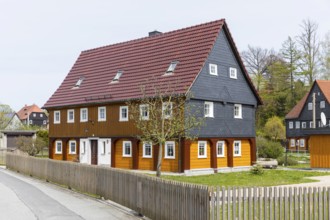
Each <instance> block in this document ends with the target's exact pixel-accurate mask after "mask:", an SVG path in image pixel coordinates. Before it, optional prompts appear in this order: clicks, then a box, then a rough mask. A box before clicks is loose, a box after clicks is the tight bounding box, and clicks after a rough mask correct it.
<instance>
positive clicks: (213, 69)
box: [209, 63, 218, 76]
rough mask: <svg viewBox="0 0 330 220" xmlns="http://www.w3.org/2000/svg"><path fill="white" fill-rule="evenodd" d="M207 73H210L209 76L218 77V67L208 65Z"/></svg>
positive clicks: (211, 64)
mask: <svg viewBox="0 0 330 220" xmlns="http://www.w3.org/2000/svg"><path fill="white" fill-rule="evenodd" d="M209 73H210V75H214V76H217V75H218V66H217V64H213V63H210V64H209Z"/></svg>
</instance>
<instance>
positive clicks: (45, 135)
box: [37, 129, 49, 147]
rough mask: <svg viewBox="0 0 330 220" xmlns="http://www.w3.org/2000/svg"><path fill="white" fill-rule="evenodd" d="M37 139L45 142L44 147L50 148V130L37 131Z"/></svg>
mask: <svg viewBox="0 0 330 220" xmlns="http://www.w3.org/2000/svg"><path fill="white" fill-rule="evenodd" d="M37 137H39V138H41V139H42V140H43V141H44V143H45V146H44V147H47V146H48V142H49V138H48V130H46V129H39V130H37Z"/></svg>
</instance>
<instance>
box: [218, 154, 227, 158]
mask: <svg viewBox="0 0 330 220" xmlns="http://www.w3.org/2000/svg"><path fill="white" fill-rule="evenodd" d="M217 158H225V155H217Z"/></svg>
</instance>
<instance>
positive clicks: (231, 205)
mask: <svg viewBox="0 0 330 220" xmlns="http://www.w3.org/2000/svg"><path fill="white" fill-rule="evenodd" d="M329 192H330V188H329V187H318V188H316V187H313V188H311V187H294V188H292V187H264V188H262V187H254V188H224V187H223V188H220V187H216V188H211V189H210V197H211V213H210V219H212V220H213V219H223V220H225V219H228V220H229V219H243V220H246V219H248V220H252V219H260V220H261V219H270V220H282V219H285V220H286V219H288V220H291V219H310V220H312V219H314V220H316V219H320V220H321V219H324V220H326V219H330V194H329Z"/></svg>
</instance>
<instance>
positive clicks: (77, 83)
mask: <svg viewBox="0 0 330 220" xmlns="http://www.w3.org/2000/svg"><path fill="white" fill-rule="evenodd" d="M83 81H84V77H83V76H82V77H80V78H79V79H78V81H77V82H76V84H75V85H74V87H73V88H79V87H80V86H81V84H82V82H83Z"/></svg>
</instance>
